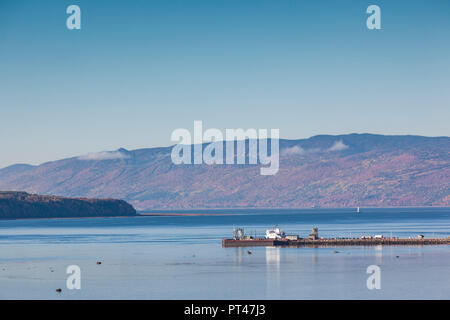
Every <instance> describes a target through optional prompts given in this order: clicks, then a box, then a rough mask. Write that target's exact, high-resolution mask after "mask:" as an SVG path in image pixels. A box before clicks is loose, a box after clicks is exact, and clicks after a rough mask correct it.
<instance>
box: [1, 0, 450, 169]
mask: <svg viewBox="0 0 450 320" xmlns="http://www.w3.org/2000/svg"><path fill="white" fill-rule="evenodd" d="M71 4H77V5H79V6H80V7H81V10H82V30H72V31H71V30H68V29H67V28H66V18H67V16H68V15H67V14H66V12H65V11H66V8H67V6H69V5H71ZM370 4H377V5H379V6H380V7H381V12H382V22H381V23H382V30H376V31H371V30H368V29H367V28H366V18H367V16H368V15H367V14H366V13H365V11H366V8H367V7H368V6H369V5H370ZM449 74H450V1H448V0H434V1H425V0H424V1H414V0H411V1H400V0H396V1H345V0H344V1H323V0H320V1H312V0H311V1H300V0H289V1H287V0H271V1H267V0H205V1H199V0H189V1H186V0H178V1H174V0H159V1H148V0H146V1H144V0H142V1H136V0H133V1H125V0H120V1H119V0H109V1H100V0H86V1H75V0H72V1H65V0H55V1H35V0H29V1H23V0H0V108H1V109H0V111H1V117H0V135H1V136H0V148H1V150H2V154H1V157H0V167H3V166H6V165H9V164H13V163H19V162H20V163H31V164H38V163H41V162H44V161H49V160H56V159H59V158H64V157H68V156H75V155H80V154H85V153H88V152H96V151H102V150H114V149H118V148H120V147H125V148H127V149H134V148H142V147H152V146H164V145H169V144H171V142H170V134H171V132H172V131H173V130H174V129H176V128H189V129H191V128H192V126H193V121H194V120H203V122H204V126H205V127H208V128H211V127H215V128H220V129H224V128H239V127H242V128H279V129H280V133H281V136H282V137H283V138H290V139H296V138H305V137H309V136H312V135H316V134H344V133H353V132H359V133H362V132H369V133H381V134H418V135H426V136H442V135H446V136H448V135H450V129H449V127H450V126H449V120H450V89H449V85H450V81H449V80H450V76H449Z"/></svg>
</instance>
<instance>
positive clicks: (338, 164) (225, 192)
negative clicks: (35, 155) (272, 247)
mask: <svg viewBox="0 0 450 320" xmlns="http://www.w3.org/2000/svg"><path fill="white" fill-rule="evenodd" d="M171 149H172V148H171V147H164V148H149V149H138V150H133V151H128V150H125V149H119V150H117V151H112V152H100V153H95V154H89V155H84V156H80V157H74V158H69V159H62V160H58V161H53V162H48V163H44V164H42V165H39V166H30V165H14V166H10V167H7V168H4V169H0V190H17V191H26V192H30V193H39V194H49V195H59V196H65V197H89V198H117V199H123V200H126V201H128V202H130V203H131V204H133V206H134V207H135V208H137V209H138V210H146V209H188V208H246V207H252V208H253V207H261V208H262V207H264V208H300V207H312V206H320V207H355V206H374V207H386V206H450V160H449V159H450V138H449V137H433V138H430V137H422V136H384V135H373V134H348V135H339V136H331V135H319V136H314V137H311V138H309V139H302V140H280V170H279V172H278V173H277V174H276V175H274V176H262V175H260V171H259V168H260V166H259V165H206V164H202V165H175V164H173V163H172V161H171V157H170V153H171Z"/></svg>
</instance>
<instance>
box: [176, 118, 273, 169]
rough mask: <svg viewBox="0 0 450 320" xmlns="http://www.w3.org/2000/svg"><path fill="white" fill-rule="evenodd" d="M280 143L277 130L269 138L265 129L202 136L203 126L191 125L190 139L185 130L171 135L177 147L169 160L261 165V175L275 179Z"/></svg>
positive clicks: (197, 122) (201, 123) (197, 163)
mask: <svg viewBox="0 0 450 320" xmlns="http://www.w3.org/2000/svg"><path fill="white" fill-rule="evenodd" d="M279 139H280V130H279V129H271V130H270V137H269V136H268V130H267V129H258V130H256V129H247V130H244V129H226V130H225V135H224V134H223V133H222V131H220V130H219V129H215V128H211V129H207V130H206V131H205V132H203V122H202V121H194V134H193V136H192V135H191V132H190V131H189V130H188V129H176V130H174V131H173V132H172V135H171V140H172V141H174V142H178V143H177V144H176V145H175V146H174V147H173V149H172V154H171V158H172V162H173V163H174V164H177V165H180V164H194V165H199V164H208V165H214V164H227V165H232V164H241V165H242V164H253V165H257V164H260V165H262V166H266V167H261V168H260V174H261V175H275V174H276V173H277V172H278V169H279V166H280V160H279ZM269 145H270V154H269ZM235 146H236V148H235ZM247 146H248V148H247ZM224 147H225V154H224ZM247 149H248V152H247Z"/></svg>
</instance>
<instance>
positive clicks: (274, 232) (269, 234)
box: [266, 226, 285, 239]
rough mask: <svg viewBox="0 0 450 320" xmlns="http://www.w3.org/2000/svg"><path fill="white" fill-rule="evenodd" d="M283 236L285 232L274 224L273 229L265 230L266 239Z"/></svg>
mask: <svg viewBox="0 0 450 320" xmlns="http://www.w3.org/2000/svg"><path fill="white" fill-rule="evenodd" d="M284 237H285V233H284V232H283V231H281V230H280V228H278V226H276V227H275V228H273V229H268V230H266V239H282V238H284Z"/></svg>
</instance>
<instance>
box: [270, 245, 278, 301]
mask: <svg viewBox="0 0 450 320" xmlns="http://www.w3.org/2000/svg"><path fill="white" fill-rule="evenodd" d="M280 261H281V256H280V248H277V247H266V297H267V298H270V299H278V298H280V297H281V290H280Z"/></svg>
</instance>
